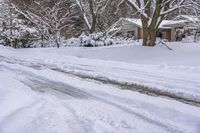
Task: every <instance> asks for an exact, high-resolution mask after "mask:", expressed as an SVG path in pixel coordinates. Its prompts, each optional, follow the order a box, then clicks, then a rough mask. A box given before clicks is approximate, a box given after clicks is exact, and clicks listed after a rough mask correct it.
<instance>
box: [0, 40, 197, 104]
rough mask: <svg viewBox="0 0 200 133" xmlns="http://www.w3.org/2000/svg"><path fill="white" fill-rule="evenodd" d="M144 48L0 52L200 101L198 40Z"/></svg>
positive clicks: (120, 47)
mask: <svg viewBox="0 0 200 133" xmlns="http://www.w3.org/2000/svg"><path fill="white" fill-rule="evenodd" d="M169 46H170V47H171V48H172V49H173V51H170V50H168V49H167V48H165V47H164V46H157V47H155V48H147V47H143V46H140V45H134V46H133V45H124V46H111V47H100V48H62V49H54V48H53V49H52V48H49V49H20V50H9V49H7V51H8V52H6V50H3V51H2V50H1V52H0V55H3V56H6V57H14V58H16V59H22V60H27V61H29V62H31V63H34V62H35V63H37V62H39V63H44V64H47V65H49V66H56V67H59V68H62V69H64V70H66V71H71V72H75V73H78V74H83V75H87V76H91V77H100V78H105V79H110V80H113V81H117V82H121V83H129V84H132V83H133V84H139V85H145V86H148V87H151V88H153V89H157V90H161V91H163V92H164V93H165V92H167V93H170V94H174V95H177V96H180V97H184V98H187V99H190V100H195V101H199V102H200V89H199V88H200V75H199V73H200V61H199V58H200V44H198V43H194V44H192V43H171V44H170V45H169Z"/></svg>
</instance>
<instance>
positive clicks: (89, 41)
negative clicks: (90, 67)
mask: <svg viewBox="0 0 200 133" xmlns="http://www.w3.org/2000/svg"><path fill="white" fill-rule="evenodd" d="M134 42H135V40H132V39H125V38H117V37H116V38H110V37H107V36H105V35H104V33H102V32H98V33H94V34H89V35H85V34H82V35H81V36H79V37H78V38H71V39H68V40H65V41H63V46H65V47H66V46H70V47H99V46H110V45H118V44H129V43H134Z"/></svg>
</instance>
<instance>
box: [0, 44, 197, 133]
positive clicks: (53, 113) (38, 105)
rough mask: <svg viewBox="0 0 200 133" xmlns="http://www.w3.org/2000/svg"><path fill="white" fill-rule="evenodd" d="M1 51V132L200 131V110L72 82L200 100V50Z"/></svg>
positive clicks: (179, 46) (192, 46) (193, 46)
mask: <svg viewBox="0 0 200 133" xmlns="http://www.w3.org/2000/svg"><path fill="white" fill-rule="evenodd" d="M168 45H169V46H170V47H171V48H172V49H173V51H170V50H168V49H166V48H165V47H164V46H162V45H158V46H156V47H154V48H149V47H143V46H141V45H120V46H109V47H98V48H79V47H71V48H62V49H55V48H46V49H41V48H38V49H16V50H15V49H12V48H6V47H0V75H1V76H0V81H1V84H0V108H1V110H0V133H27V132H28V133H44V132H45V133H54V132H57V133H69V132H70V133H71V132H83V133H84V132H85V133H86V132H87V133H88V132H92V133H93V132H97V133H102V132H116V133H121V132H123V133H126V132H127V133H130V132H136V133H137V132H138V133H139V132H148V133H151V132H152V133H159V132H172V133H174V132H183V133H188V132H191V133H198V132H200V128H199V124H200V116H199V114H200V108H199V107H195V106H192V105H187V104H184V103H181V102H178V101H175V100H172V99H168V98H162V97H154V96H148V95H145V94H140V93H138V92H134V91H129V90H122V89H119V88H118V87H114V86H111V85H106V84H102V83H100V82H95V81H92V80H85V79H81V78H77V77H74V76H70V75H68V74H66V73H62V72H58V71H54V70H56V69H54V70H52V69H50V68H51V67H53V68H59V69H63V70H66V71H70V72H76V73H80V74H85V75H89V76H93V77H102V78H108V79H112V80H116V81H118V82H127V83H138V84H142V85H147V86H150V87H153V88H155V89H158V90H164V91H168V92H170V93H172V94H175V95H181V96H183V97H184V98H188V99H193V100H197V101H200V90H199V88H200V76H199V72H200V62H199V61H198V58H199V57H200V45H199V44H198V43H170V44H168Z"/></svg>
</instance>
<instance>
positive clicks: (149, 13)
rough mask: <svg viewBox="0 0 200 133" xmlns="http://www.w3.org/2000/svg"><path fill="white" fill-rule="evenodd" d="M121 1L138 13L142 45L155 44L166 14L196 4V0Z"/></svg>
mask: <svg viewBox="0 0 200 133" xmlns="http://www.w3.org/2000/svg"><path fill="white" fill-rule="evenodd" d="M123 2H127V3H128V4H129V5H131V6H132V8H133V9H134V10H136V11H137V12H138V13H139V14H140V18H141V21H142V27H143V31H144V32H143V45H144V46H154V45H155V42H156V31H157V29H158V27H159V25H160V23H161V22H162V21H163V19H165V18H166V17H167V15H169V14H170V13H172V12H174V11H176V10H179V9H181V8H192V6H193V5H195V4H198V3H197V1H196V0H122V1H121V3H123ZM121 3H120V4H121Z"/></svg>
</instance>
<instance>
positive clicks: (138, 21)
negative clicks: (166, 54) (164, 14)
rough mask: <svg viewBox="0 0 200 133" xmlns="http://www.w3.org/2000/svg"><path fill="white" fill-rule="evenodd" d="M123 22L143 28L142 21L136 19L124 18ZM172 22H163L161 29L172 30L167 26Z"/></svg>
mask: <svg viewBox="0 0 200 133" xmlns="http://www.w3.org/2000/svg"><path fill="white" fill-rule="evenodd" d="M122 20H125V21H128V22H131V23H134V24H135V25H137V26H138V27H142V22H141V19H135V18H122ZM170 22H171V20H163V21H162V22H161V24H160V26H159V28H161V29H170V27H167V26H165V25H166V24H167V23H170Z"/></svg>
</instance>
